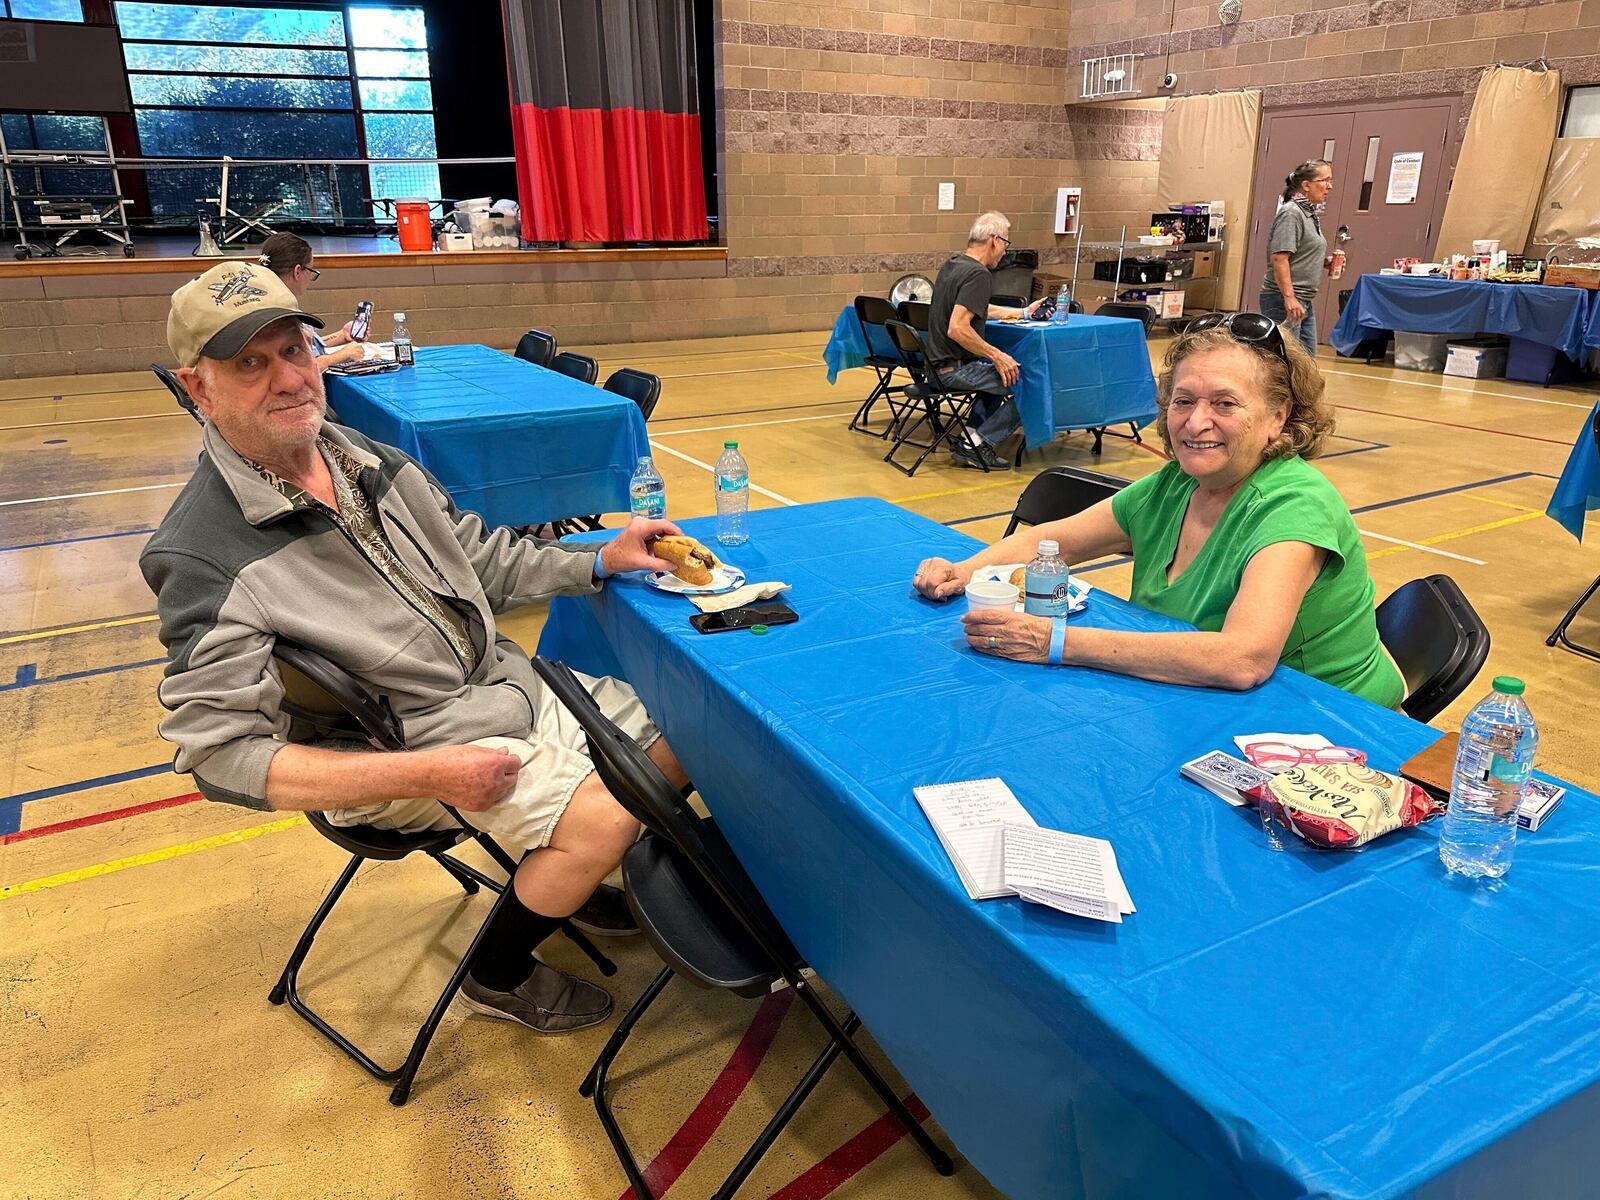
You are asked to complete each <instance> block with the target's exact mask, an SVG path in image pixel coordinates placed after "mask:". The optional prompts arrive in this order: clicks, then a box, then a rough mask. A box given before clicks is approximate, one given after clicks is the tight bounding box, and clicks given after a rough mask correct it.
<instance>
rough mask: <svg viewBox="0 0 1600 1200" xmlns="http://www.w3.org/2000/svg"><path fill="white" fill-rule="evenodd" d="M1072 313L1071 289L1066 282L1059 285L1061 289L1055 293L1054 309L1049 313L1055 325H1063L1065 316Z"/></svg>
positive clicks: (1065, 320) (1065, 319) (1065, 321)
mask: <svg viewBox="0 0 1600 1200" xmlns="http://www.w3.org/2000/svg"><path fill="white" fill-rule="evenodd" d="M1071 315H1072V291H1071V289H1070V288H1068V287H1067V285H1066V284H1064V283H1063V284H1062V285H1061V290H1060V291H1059V292H1057V293H1056V311H1055V312H1054V313H1052V314H1051V318H1050V319H1051V320H1053V321H1054V322H1055V323H1056V324H1057V325H1065V324H1066V323H1067V318H1068V317H1070V316H1071Z"/></svg>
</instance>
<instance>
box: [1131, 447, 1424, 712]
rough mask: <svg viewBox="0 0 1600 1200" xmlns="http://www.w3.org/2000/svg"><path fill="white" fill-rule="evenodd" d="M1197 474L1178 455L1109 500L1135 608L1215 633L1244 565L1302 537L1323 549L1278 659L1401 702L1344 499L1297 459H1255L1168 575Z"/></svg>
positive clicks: (1401, 685) (1371, 696)
mask: <svg viewBox="0 0 1600 1200" xmlns="http://www.w3.org/2000/svg"><path fill="white" fill-rule="evenodd" d="M1195 486H1196V484H1195V481H1194V479H1193V478H1192V477H1190V476H1188V475H1185V474H1184V473H1183V471H1182V469H1181V468H1180V467H1179V466H1178V464H1177V463H1175V462H1170V463H1168V464H1167V465H1166V466H1164V467H1162V468H1161V469H1160V470H1159V471H1157V472H1155V473H1154V474H1152V475H1147V476H1146V477H1145V478H1143V479H1140V480H1138V481H1137V482H1135V483H1131V484H1129V485H1128V486H1127V487H1125V488H1123V489H1122V490H1121V491H1120V492H1118V493H1117V494H1116V495H1115V496H1114V497H1112V500H1111V511H1112V513H1113V515H1114V516H1115V517H1116V519H1117V524H1118V525H1120V526H1121V527H1122V530H1123V532H1124V533H1126V534H1127V535H1128V539H1129V540H1130V541H1131V542H1132V543H1133V591H1132V595H1131V596H1130V599H1131V600H1132V601H1133V602H1134V603H1135V604H1138V605H1140V606H1141V607H1144V608H1148V609H1151V610H1152V611H1154V612H1159V613H1165V614H1167V615H1168V616H1171V617H1177V618H1178V619H1180V620H1183V621H1187V622H1189V623H1190V624H1191V625H1193V626H1195V627H1196V628H1197V629H1203V630H1206V631H1209V632H1216V631H1218V630H1220V629H1221V628H1222V622H1223V620H1224V619H1225V618H1226V617H1227V615H1228V608H1229V606H1230V605H1231V604H1232V603H1233V598H1234V597H1235V596H1236V595H1238V592H1239V582H1240V580H1241V579H1242V578H1243V577H1244V569H1245V567H1246V566H1247V565H1248V564H1249V562H1250V560H1251V559H1252V558H1253V557H1255V554H1256V552H1257V551H1258V550H1261V549H1264V548H1265V547H1267V546H1270V545H1272V544H1274V543H1275V542H1305V543H1307V544H1308V545H1311V546H1316V547H1318V548H1319V549H1322V550H1325V551H1327V557H1326V559H1325V560H1324V562H1323V565H1322V571H1321V572H1320V573H1319V574H1318V575H1317V578H1316V581H1315V582H1314V583H1312V585H1311V589H1310V590H1309V591H1308V592H1306V595H1305V599H1303V600H1302V601H1301V602H1300V612H1299V613H1298V614H1297V615H1296V617H1295V622H1294V627H1293V628H1292V629H1290V631H1289V637H1288V640H1287V641H1285V642H1284V645H1283V654H1282V655H1281V656H1280V659H1279V661H1281V662H1282V663H1284V665H1286V666H1290V667H1294V668H1295V669H1296V670H1298V671H1304V672H1305V673H1306V674H1307V675H1315V676H1316V677H1317V678H1318V679H1321V680H1324V681H1325V682H1327V683H1331V684H1333V685H1334V686H1335V687H1340V688H1343V689H1344V690H1345V691H1347V692H1354V693H1355V694H1356V695H1358V696H1365V697H1366V698H1367V699H1368V700H1372V701H1375V702H1376V703H1378V704H1382V705H1383V706H1384V707H1386V708H1398V707H1399V705H1400V701H1401V700H1402V699H1404V698H1405V682H1404V680H1402V679H1401V678H1400V673H1399V672H1398V671H1397V670H1396V669H1395V667H1394V664H1393V663H1392V662H1390V660H1389V658H1388V656H1387V655H1386V654H1385V653H1384V651H1383V648H1382V646H1381V644H1380V643H1379V641H1378V621H1377V616H1376V614H1375V612H1374V610H1373V594H1374V592H1375V591H1376V589H1375V588H1374V586H1373V583H1372V576H1371V575H1370V574H1368V572H1367V555H1366V551H1365V550H1364V549H1363V548H1362V545H1361V534H1360V533H1359V532H1357V530H1356V523H1355V519H1354V518H1353V517H1352V516H1351V515H1350V510H1349V508H1347V507H1346V506H1345V502H1344V500H1343V498H1342V497H1341V496H1340V495H1339V493H1338V491H1337V490H1336V489H1335V488H1334V486H1333V484H1331V483H1329V482H1328V480H1327V478H1326V477H1325V476H1323V474H1322V473H1321V472H1320V471H1318V470H1316V468H1314V467H1312V466H1311V465H1310V464H1308V463H1307V462H1305V460H1303V459H1301V458H1298V457H1296V458H1275V459H1270V460H1268V461H1267V462H1264V463H1262V464H1261V466H1260V467H1258V468H1257V469H1256V472H1255V474H1253V475H1251V476H1250V478H1249V479H1247V480H1245V482H1244V484H1243V485H1242V486H1241V487H1240V488H1239V490H1238V491H1237V492H1235V493H1234V494H1233V497H1232V499H1230V500H1229V501H1228V506H1227V508H1225V509H1224V510H1223V513H1222V517H1221V519H1220V520H1218V522H1217V526H1216V528H1215V529H1213V530H1212V531H1211V536H1210V537H1209V538H1207V539H1206V543H1205V545H1203V546H1202V547H1200V552H1199V553H1198V554H1197V555H1195V558H1194V561H1193V562H1191V563H1190V564H1189V566H1188V568H1187V569H1186V570H1185V571H1184V572H1183V574H1182V575H1179V576H1178V577H1177V578H1176V579H1175V580H1173V581H1172V583H1170V584H1168V582H1167V568H1168V567H1169V566H1170V565H1171V563H1172V558H1173V555H1174V554H1176V553H1177V550H1178V533H1179V530H1180V529H1181V527H1182V525H1183V517H1184V513H1185V512H1187V511H1188V508H1189V498H1190V497H1191V496H1192V495H1193V494H1194V490H1195Z"/></svg>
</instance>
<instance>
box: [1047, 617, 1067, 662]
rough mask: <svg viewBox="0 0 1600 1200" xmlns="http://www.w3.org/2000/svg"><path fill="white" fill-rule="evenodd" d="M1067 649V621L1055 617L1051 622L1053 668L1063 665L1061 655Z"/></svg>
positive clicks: (1050, 659)
mask: <svg viewBox="0 0 1600 1200" xmlns="http://www.w3.org/2000/svg"><path fill="white" fill-rule="evenodd" d="M1066 648H1067V619H1066V618H1065V617H1055V618H1053V619H1052V620H1051V622H1050V658H1049V662H1050V665H1051V666H1052V667H1059V666H1060V665H1061V655H1062V654H1063V653H1064V652H1065V651H1066Z"/></svg>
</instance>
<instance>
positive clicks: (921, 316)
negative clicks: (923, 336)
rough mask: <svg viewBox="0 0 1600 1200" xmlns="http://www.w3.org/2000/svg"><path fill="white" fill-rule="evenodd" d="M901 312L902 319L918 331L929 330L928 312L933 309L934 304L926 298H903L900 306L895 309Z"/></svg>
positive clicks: (924, 331) (925, 331)
mask: <svg viewBox="0 0 1600 1200" xmlns="http://www.w3.org/2000/svg"><path fill="white" fill-rule="evenodd" d="M895 311H896V312H898V313H899V314H900V319H901V320H902V321H904V322H905V323H906V324H907V325H909V326H911V328H913V329H915V330H916V331H917V332H918V333H927V332H928V314H929V313H930V312H932V311H933V305H931V304H929V303H928V302H927V301H925V300H902V301H901V302H900V307H899V308H897V309H896V310H895Z"/></svg>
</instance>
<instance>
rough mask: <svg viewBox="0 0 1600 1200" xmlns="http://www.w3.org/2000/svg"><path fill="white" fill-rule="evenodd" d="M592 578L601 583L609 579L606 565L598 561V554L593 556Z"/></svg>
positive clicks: (609, 575)
mask: <svg viewBox="0 0 1600 1200" xmlns="http://www.w3.org/2000/svg"><path fill="white" fill-rule="evenodd" d="M594 577H595V578H596V579H599V580H601V581H604V580H607V579H609V578H611V572H610V571H608V570H606V564H605V563H603V562H601V561H600V555H599V553H598V552H597V553H596V554H595V556H594Z"/></svg>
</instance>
